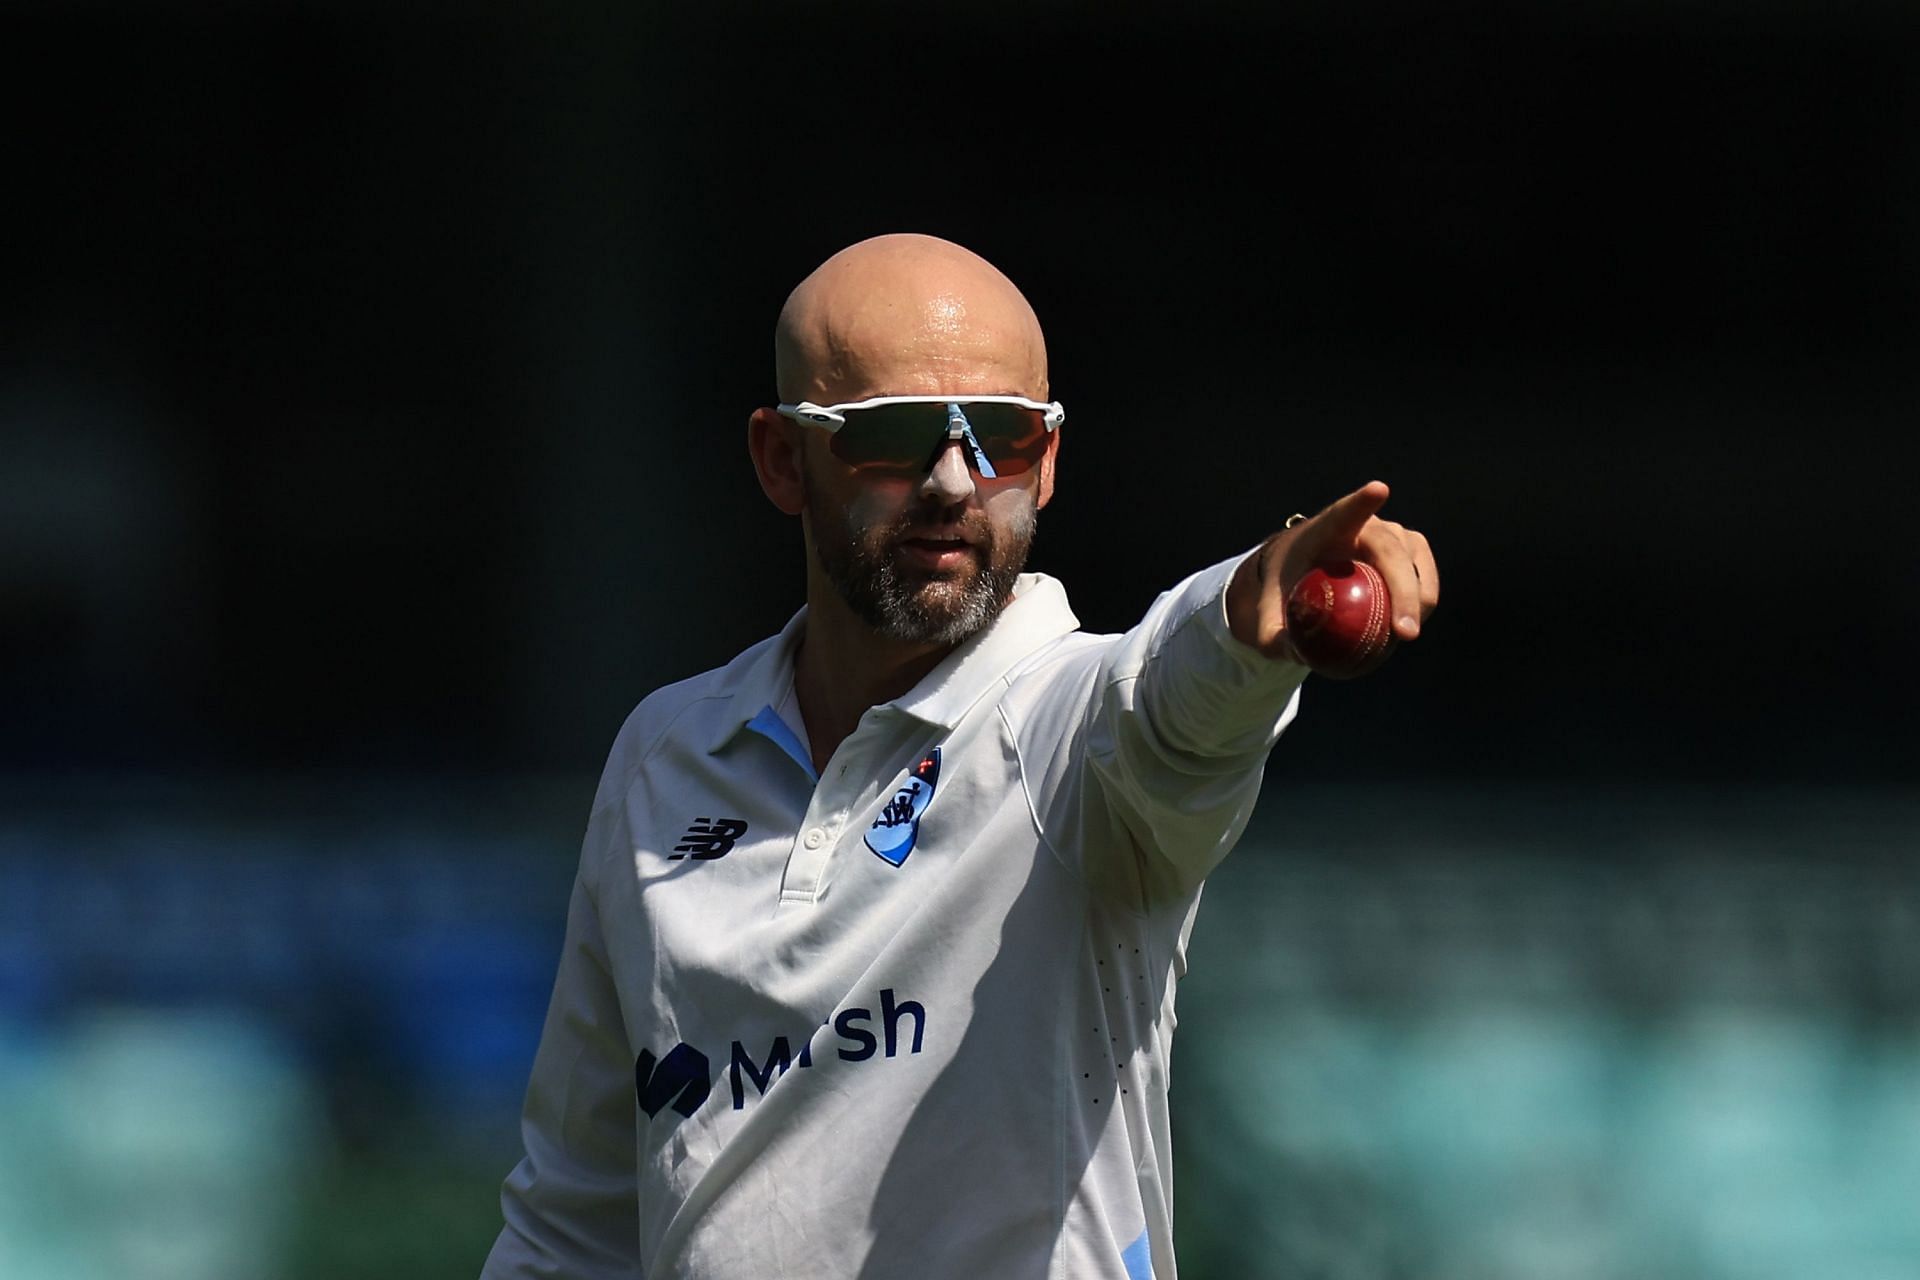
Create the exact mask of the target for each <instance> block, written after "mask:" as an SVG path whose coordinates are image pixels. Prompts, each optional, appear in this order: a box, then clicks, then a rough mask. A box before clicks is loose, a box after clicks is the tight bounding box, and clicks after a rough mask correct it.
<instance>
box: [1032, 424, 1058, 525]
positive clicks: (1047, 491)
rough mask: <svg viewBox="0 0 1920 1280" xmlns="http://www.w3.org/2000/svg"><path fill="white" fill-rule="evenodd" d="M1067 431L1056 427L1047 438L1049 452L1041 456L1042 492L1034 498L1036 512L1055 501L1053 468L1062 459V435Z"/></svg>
mask: <svg viewBox="0 0 1920 1280" xmlns="http://www.w3.org/2000/svg"><path fill="white" fill-rule="evenodd" d="M1065 430H1066V428H1065V427H1055V428H1054V429H1053V431H1052V432H1051V433H1049V434H1048V436H1047V451H1046V452H1045V453H1043V454H1041V455H1040V491H1039V492H1038V493H1036V494H1035V495H1034V496H1033V507H1034V510H1036V511H1038V510H1039V509H1040V508H1041V507H1044V506H1046V505H1047V503H1049V502H1051V501H1053V468H1054V464H1055V463H1056V462H1057V461H1058V460H1059V457H1060V433H1061V432H1063V431H1065Z"/></svg>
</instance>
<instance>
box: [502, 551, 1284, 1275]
mask: <svg viewBox="0 0 1920 1280" xmlns="http://www.w3.org/2000/svg"><path fill="white" fill-rule="evenodd" d="M1237 563H1238V559H1237V558H1236V559H1235V560H1232V561H1227V562H1224V563H1222V564H1218V565H1215V566H1213V567H1212V568H1210V569H1207V570H1205V571H1203V572H1201V573H1198V574H1196V575H1194V576H1193V577H1191V578H1189V579H1187V580H1186V581H1185V582H1183V583H1182V584H1180V585H1179V586H1178V587H1176V588H1175V589H1173V590H1172V591H1169V592H1167V593H1165V594H1164V595H1162V596H1161V597H1160V598H1159V599H1158V600H1157V601H1155V603H1154V604H1153V606H1152V607H1151V608H1150V609H1149V610H1148V612H1147V614H1146V616H1145V618H1144V619H1143V620H1142V621H1141V622H1140V623H1139V625H1138V626H1136V627H1134V628H1133V629H1132V630H1130V631H1128V632H1127V633H1125V634H1124V635H1118V636H1096V635H1088V634H1085V633H1083V632H1080V631H1079V630H1078V629H1077V628H1078V625H1079V624H1078V622H1077V620H1076V619H1075V618H1074V616H1073V613H1072V611H1071V610H1070V609H1069V608H1068V605H1067V599H1066V593H1065V592H1064V591H1063V590H1062V588H1061V586H1060V584H1059V583H1058V582H1056V581H1054V580H1052V579H1049V578H1046V577H1044V576H1041V575H1035V574H1028V575H1023V576H1022V577H1021V578H1020V580H1019V582H1018V584H1017V585H1016V587H1015V595H1014V598H1013V600H1012V601H1011V602H1010V603H1009V604H1008V606H1007V607H1006V608H1005V609H1004V610H1003V611H1002V612H1001V613H1000V615H999V616H998V617H997V618H996V619H995V620H994V621H993V622H992V623H990V624H989V625H988V626H987V627H985V628H984V629H983V630H982V631H981V632H979V633H978V634H977V635H975V636H974V637H972V638H971V639H970V640H968V641H967V642H966V643H965V644H962V645H961V646H960V647H959V648H957V649H955V650H954V652H953V653H951V654H950V655H948V656H947V658H946V659H945V660H943V661H942V662H941V664H940V665H939V666H938V667H936V668H935V669H934V670H933V671H932V672H931V673H930V674H928V675H927V676H926V678H925V679H923V680H921V681H920V683H919V684H918V685H916V686H915V687H914V688H913V689H912V691H910V692H909V693H907V694H906V695H905V696H904V697H901V698H899V699H897V700H896V701H894V702H891V703H887V704H885V705H882V706H877V707H874V708H872V709H870V710H869V711H868V712H867V713H866V714H865V715H864V716H862V718H861V720H860V722H859V725H858V726H857V727H856V729H855V730H854V732H853V733H852V734H851V735H850V736H849V737H848V738H847V739H846V740H845V741H844V742H842V743H841V744H840V746H839V747H838V748H837V749H836V750H835V752H834V754H833V757H832V759H831V760H830V761H828V763H827V766H826V769H825V770H824V771H823V772H822V773H821V774H820V775H819V776H815V772H814V769H813V766H812V763H811V759H810V755H809V752H808V750H807V746H806V742H805V736H804V725H803V724H796V723H793V722H794V721H797V720H798V716H797V714H794V713H793V710H790V711H789V713H788V715H787V716H785V717H783V716H782V714H781V710H780V708H781V705H782V704H783V703H786V702H787V701H788V699H789V697H790V694H791V689H792V684H793V653H794V647H795V644H796V642H797V640H798V638H799V635H800V631H801V627H802V624H803V618H804V611H803V613H802V615H800V616H796V617H795V618H794V620H793V621H792V622H791V623H789V624H788V626H787V627H786V629H785V630H784V631H782V632H781V633H780V634H779V635H778V636H774V637H772V638H770V639H768V640H766V641H763V642H762V643H760V644H758V645H756V646H754V647H753V648H751V649H749V650H747V651H746V652H745V653H742V654H741V655H740V656H739V657H738V658H736V659H735V660H734V661H733V662H731V663H729V664H728V665H727V666H725V667H723V668H720V669H717V670H714V671H710V672H707V673H706V674H704V675H700V676H696V677H694V678H693V679H691V680H687V681H683V682H681V683H679V684H675V685H672V686H669V687H667V688H663V689H661V690H658V691H657V692H655V693H654V694H652V695H651V696H649V697H648V698H647V699H646V700H645V701H643V702H642V703H641V704H640V705H639V707H638V708H637V709H636V710H635V711H634V712H633V714H632V716H630V717H629V718H628V720H627V722H626V724H625V726H624V727H623V728H622V729H621V731H620V734H619V737H618V739H617V740H616V741H615V744H614V747H613V751H612V753H611V756H610V758H609V760H608V762H607V768H606V771H605V774H604V775H603V777H602V779H601V783H600V788H599V791H598V794H597V795H596V797H595V801H594V807H593V814H592V817H591V819H590V821H589V823H588V828H587V834H586V840H585V844H584V848H583V850H582V854H581V860H580V871H579V876H578V879H577V881H576V883H575V887H574V893H573V900H572V904H571V907H570V910H569V914H568V921H567V938H566V944H565V948H564V951H563V954H562V957H561V961H560V968H559V976H558V979H557V981H556V984H555V987H554V993H553V1002H552V1006H551V1008H550V1010H549V1013H548V1016H547V1022H546V1027H545V1030H544V1032H543V1034H542V1039H541V1044H540V1050H539V1054H538V1057H537V1059H536V1061H535V1064H534V1068H533V1076H532V1081H531V1083H530V1085H529V1088H528V1094H527V1104H526V1114H525V1120H524V1124H523V1131H524V1137H525V1141H526V1151H527V1154H526V1157H525V1159H523V1160H522V1161H521V1162H520V1164H519V1165H518V1166H517V1167H516V1168H515V1169H514V1171H513V1172H512V1174H511V1175H510V1176H509V1178H508V1179H507V1183H506V1187H505V1190H504V1192H503V1195H502V1203H503V1208H504V1212H505V1217H506V1226H505V1229H504V1230H503V1231H502V1232H501V1235H500V1237H499V1239H498V1241H497V1242H496V1243H495V1245H494V1248H493V1252H492V1255H491V1256H490V1257H489V1259H488V1261H487V1266H486V1270H485V1273H484V1275H485V1276H486V1277H488V1278H489V1280H508V1278H509V1277H512V1278H519V1277H533V1276H543V1277H544V1276H566V1277H572V1278H574V1280H599V1278H600V1277H613V1276H620V1277H633V1276H636V1275H644V1276H653V1277H665V1276H672V1277H686V1278H689V1280H746V1278H749V1277H750V1278H753V1280H762V1278H780V1280H807V1278H814V1277H818V1278H819V1280H850V1278H852V1277H863V1278H869V1280H948V1278H952V1280H959V1278H960V1277H966V1278H967V1280H977V1278H978V1277H982V1276H992V1277H996V1280H1002V1278H1017V1277H1034V1278H1036V1280H1038V1278H1040V1277H1046V1278H1048V1280H1069V1278H1070V1280H1086V1278H1089V1277H1111V1278H1112V1280H1144V1278H1145V1277H1150V1276H1151V1277H1157V1278H1158V1280H1173V1276H1174V1254H1173V1238H1172V1202H1171V1194H1172V1162H1171V1156H1170V1152H1169V1145H1168V1116H1167V1081H1168V1053H1169V1050H1170V1046H1171V1042H1172V1035H1173V1026H1174V1016H1173V1009H1174V987H1175V983H1176V981H1177V980H1178V979H1179V977H1180V976H1181V974H1182V973H1183V972H1184V970H1185V961H1184V954H1185V948H1186V942H1187V937H1188V933H1189V930H1190V929H1191V927H1192V922H1193V916H1194V911H1195V909H1196V907H1197V905H1198V901H1199V894H1200V885H1201V882H1202V880H1203V879H1204V878H1205V876H1206V875H1207V873H1208V872H1209V871H1210V870H1211V869H1212V868H1213V867H1214V866H1215V865H1216V864H1217V863H1218V862H1219V861H1220V859H1221V858H1223V857H1224V856H1225V855H1226V854H1227V852H1228V851H1229V850H1230V849H1231V848H1232V847H1233V844H1234V842H1235V840H1236V839H1238V837H1239V835H1240V832H1241V830H1242V829H1243V827H1244V826H1245V823H1246V821H1247V818H1248V816H1249V815H1250V813H1251V811H1252V808H1253V803H1254V799H1255V797H1256V795H1257V794H1258V792H1259V787H1260V778H1261V772H1262V769H1263V767H1264V764H1265V761H1266V757H1267V753H1268V751H1269V749H1270V748H1271V747H1272V745H1273V743H1274V741H1275V740H1276V738H1277V737H1278V736H1279V734H1280V732H1281V730H1282V729H1283V728H1284V727H1285V725H1286V724H1287V723H1288V722H1289V721H1290V720H1291V718H1292V716H1293V714H1294V710H1295V707H1296V704H1297V696H1298V695H1297V690H1298V686H1299V684H1300V681H1301V679H1302V678H1303V676H1304V675H1305V672H1304V670H1303V669H1302V668H1300V667H1297V666H1294V665H1291V664H1289V663H1284V662H1276V661H1272V660H1269V659H1267V658H1265V657H1263V656H1261V655H1260V654H1258V653H1256V652H1255V651H1254V650H1252V649H1250V648H1248V647H1246V646H1245V645H1242V644H1241V643H1240V642H1238V641H1237V640H1234V639H1233V638H1232V636H1231V635H1230V634H1229V632H1228V630H1227V620H1226V610H1225V591H1226V586H1227V582H1228V580H1229V579H1230V577H1231V575H1232V573H1233V570H1234V568H1235V567H1236V565H1237Z"/></svg>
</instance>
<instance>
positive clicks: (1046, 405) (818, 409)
mask: <svg viewBox="0 0 1920 1280" xmlns="http://www.w3.org/2000/svg"><path fill="white" fill-rule="evenodd" d="M886 404H958V405H969V404H1017V405H1019V406H1020V407H1021V408H1022V409H1038V410H1040V411H1041V412H1042V413H1044V414H1045V415H1046V424H1047V430H1048V431H1057V430H1059V428H1060V424H1061V423H1063V422H1065V421H1066V420H1067V411H1066V409H1065V408H1064V407H1063V406H1062V405H1061V403H1060V402H1059V401H1058V400H1054V401H1050V402H1042V401H1039V400H1029V399H1027V398H1026V397H1025V396H874V397H873V398H872V399H870V400H849V401H848V402H847V403H845V404H827V405H820V404H815V403H813V401H811V400H802V401H801V402H800V403H799V404H783V405H778V406H776V407H775V408H776V411H777V412H778V413H779V414H780V415H781V416H782V417H787V418H792V419H794V420H795V421H796V422H806V423H810V424H811V425H813V426H816V427H825V428H826V429H827V430H829V431H838V430H839V429H840V428H841V427H844V426H846V425H847V418H846V415H847V412H848V411H849V410H852V409H878V408H879V407H880V406H881V405H886Z"/></svg>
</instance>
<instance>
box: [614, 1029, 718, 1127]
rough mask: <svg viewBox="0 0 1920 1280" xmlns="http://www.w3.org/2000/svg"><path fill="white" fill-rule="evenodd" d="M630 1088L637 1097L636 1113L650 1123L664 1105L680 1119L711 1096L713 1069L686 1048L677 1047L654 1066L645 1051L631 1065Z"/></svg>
mask: <svg viewBox="0 0 1920 1280" xmlns="http://www.w3.org/2000/svg"><path fill="white" fill-rule="evenodd" d="M633 1087H634V1090H635V1092H636V1093H638V1094H639V1097H640V1109H641V1110H642V1111H644V1112H646V1113H647V1118H648V1119H649V1120H651V1119H652V1118H653V1117H654V1116H657V1115H659V1114H660V1108H662V1107H664V1106H666V1105H667V1104H668V1103H672V1104H673V1109H674V1110H675V1111H678V1112H679V1113H680V1114H681V1115H683V1116H690V1115H692V1114H693V1113H694V1112H695V1111H698V1110H699V1109H700V1104H701V1103H703V1102H705V1101H706V1100H707V1095H708V1094H709V1093H712V1092H713V1066H712V1064H710V1063H709V1062H708V1061H707V1055H706V1054H704V1053H702V1052H700V1051H699V1050H698V1049H696V1048H694V1047H693V1046H692V1045H690V1044H677V1045H675V1046H673V1048H671V1049H669V1050H668V1051H667V1056H666V1057H665V1058H663V1059H661V1060H660V1061H658V1062H655V1061H654V1058H653V1054H652V1053H651V1052H650V1051H649V1050H646V1049H642V1050H641V1051H640V1056H639V1057H638V1058H637V1059H635V1060H634V1064H633Z"/></svg>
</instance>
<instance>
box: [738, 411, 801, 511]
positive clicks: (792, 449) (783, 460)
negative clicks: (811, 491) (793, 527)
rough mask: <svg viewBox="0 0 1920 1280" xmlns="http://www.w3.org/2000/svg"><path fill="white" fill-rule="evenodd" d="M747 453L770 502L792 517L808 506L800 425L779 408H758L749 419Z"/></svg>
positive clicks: (761, 488) (762, 490)
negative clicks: (802, 472) (784, 416)
mask: <svg viewBox="0 0 1920 1280" xmlns="http://www.w3.org/2000/svg"><path fill="white" fill-rule="evenodd" d="M747 452H748V453H749V454H751V455H752V456H753V470H754V474H755V475H757V476H759V477H760V490H761V492H762V493H765V494H766V495H767V501H768V502H771V503H772V504H773V505H774V506H776V507H778V508H780V510H781V511H784V512H785V513H786V514H788V515H790V516H797V515H799V514H800V511H801V508H802V507H804V506H805V505H806V483H805V481H804V479H803V478H802V476H801V474H800V471H801V467H802V466H803V465H804V460H803V459H802V458H801V456H800V428H799V427H798V426H797V425H796V424H794V423H792V422H790V421H788V420H787V419H785V418H783V417H781V416H780V413H779V411H778V410H775V409H755V410H754V411H753V414H752V416H750V417H749V418H748V419H747Z"/></svg>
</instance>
